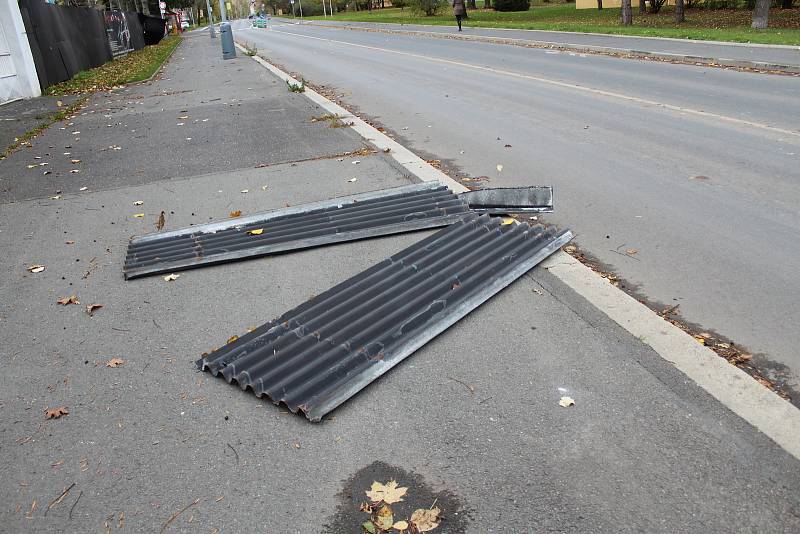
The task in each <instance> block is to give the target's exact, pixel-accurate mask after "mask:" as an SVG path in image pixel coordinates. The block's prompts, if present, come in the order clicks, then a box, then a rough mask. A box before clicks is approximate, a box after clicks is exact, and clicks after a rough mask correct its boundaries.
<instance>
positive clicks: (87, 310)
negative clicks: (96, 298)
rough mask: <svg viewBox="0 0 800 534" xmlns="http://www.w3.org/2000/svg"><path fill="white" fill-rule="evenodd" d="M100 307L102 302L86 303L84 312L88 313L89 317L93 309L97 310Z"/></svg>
mask: <svg viewBox="0 0 800 534" xmlns="http://www.w3.org/2000/svg"><path fill="white" fill-rule="evenodd" d="M102 307H103V305H102V304H87V305H86V313H88V314H89V317H91V316H93V315H94V312H95V310H99V309H100V308H102Z"/></svg>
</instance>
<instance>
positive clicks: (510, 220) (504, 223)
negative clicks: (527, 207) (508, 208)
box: [500, 217, 514, 226]
mask: <svg viewBox="0 0 800 534" xmlns="http://www.w3.org/2000/svg"><path fill="white" fill-rule="evenodd" d="M509 224H514V219H512V218H511V217H507V218H505V219H503V222H501V223H500V226H507V225H509Z"/></svg>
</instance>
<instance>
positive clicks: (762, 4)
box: [751, 0, 770, 30]
mask: <svg viewBox="0 0 800 534" xmlns="http://www.w3.org/2000/svg"><path fill="white" fill-rule="evenodd" d="M769 4H770V0H756V8H755V9H754V10H753V24H751V26H752V27H753V28H754V29H756V30H763V29H764V28H766V27H767V23H768V21H769Z"/></svg>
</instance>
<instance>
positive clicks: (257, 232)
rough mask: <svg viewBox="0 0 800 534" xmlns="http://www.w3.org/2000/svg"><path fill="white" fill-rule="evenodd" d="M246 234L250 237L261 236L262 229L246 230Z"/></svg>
mask: <svg viewBox="0 0 800 534" xmlns="http://www.w3.org/2000/svg"><path fill="white" fill-rule="evenodd" d="M247 233H248V234H250V235H261V234H263V233H264V229H263V228H256V229H255V230H248V231H247Z"/></svg>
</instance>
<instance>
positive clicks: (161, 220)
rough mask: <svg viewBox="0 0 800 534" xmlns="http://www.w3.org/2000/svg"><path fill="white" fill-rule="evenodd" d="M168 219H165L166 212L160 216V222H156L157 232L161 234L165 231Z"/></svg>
mask: <svg viewBox="0 0 800 534" xmlns="http://www.w3.org/2000/svg"><path fill="white" fill-rule="evenodd" d="M165 222H166V219H165V218H164V212H163V211H162V212H161V215H159V216H158V220H157V221H156V230H158V231H159V232H160V231H161V230H163V229H164V223H165Z"/></svg>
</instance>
